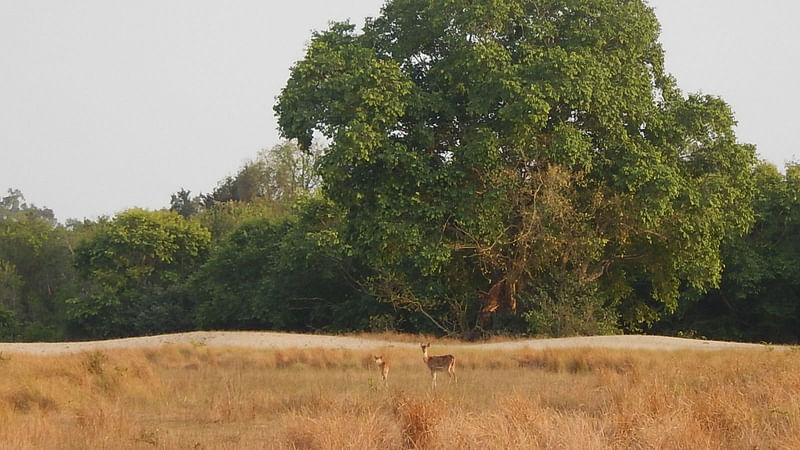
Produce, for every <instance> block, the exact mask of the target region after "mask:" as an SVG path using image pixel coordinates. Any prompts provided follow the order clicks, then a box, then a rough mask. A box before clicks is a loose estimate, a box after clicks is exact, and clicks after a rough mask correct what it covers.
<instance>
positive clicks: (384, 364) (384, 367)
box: [372, 355, 389, 385]
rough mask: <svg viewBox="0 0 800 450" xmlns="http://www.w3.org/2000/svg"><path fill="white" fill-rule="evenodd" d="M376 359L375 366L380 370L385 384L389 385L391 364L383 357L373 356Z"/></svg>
mask: <svg viewBox="0 0 800 450" xmlns="http://www.w3.org/2000/svg"><path fill="white" fill-rule="evenodd" d="M372 357H373V358H375V364H377V365H378V368H379V369H380V371H381V378H382V379H383V384H386V385H388V384H389V381H388V380H387V378H388V377H389V362H388V361H386V360H385V359H383V356H378V355H373V356H372Z"/></svg>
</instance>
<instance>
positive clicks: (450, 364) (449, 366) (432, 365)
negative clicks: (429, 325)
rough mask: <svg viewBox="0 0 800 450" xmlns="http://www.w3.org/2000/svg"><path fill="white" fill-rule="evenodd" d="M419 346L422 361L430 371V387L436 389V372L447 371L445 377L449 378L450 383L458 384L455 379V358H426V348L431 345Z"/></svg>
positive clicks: (445, 356)
mask: <svg viewBox="0 0 800 450" xmlns="http://www.w3.org/2000/svg"><path fill="white" fill-rule="evenodd" d="M419 346H420V347H421V348H422V359H423V360H424V361H425V364H426V365H427V366H428V369H429V370H430V371H431V386H432V387H434V388H435V387H436V372H444V371H447V375H448V377H449V378H450V382H451V383H452V382H453V381H456V382H458V379H457V378H456V357H455V356H453V355H440V356H428V347H430V346H431V344H422V343H420V344H419Z"/></svg>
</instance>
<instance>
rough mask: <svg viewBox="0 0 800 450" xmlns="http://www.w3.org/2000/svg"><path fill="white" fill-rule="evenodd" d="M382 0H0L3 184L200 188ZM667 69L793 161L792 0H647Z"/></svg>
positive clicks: (113, 202)
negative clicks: (332, 32) (310, 46)
mask: <svg viewBox="0 0 800 450" xmlns="http://www.w3.org/2000/svg"><path fill="white" fill-rule="evenodd" d="M383 3H384V2H383V0H293V1H289V2H282V1H281V2H278V1H264V0H234V1H230V2H222V1H210V0H139V1H130V0H126V1H123V0H74V1H62V0H0V191H1V193H2V194H5V192H6V189H8V188H15V189H20V190H21V191H22V192H23V194H24V195H25V197H26V199H27V200H28V202H30V203H35V204H36V205H37V206H40V207H42V206H46V207H48V208H51V209H53V211H54V212H55V214H56V217H57V218H58V219H59V220H60V221H62V222H63V221H64V220H66V219H67V218H78V219H82V218H84V217H86V218H90V219H95V218H96V217H97V216H99V215H109V216H113V215H114V214H116V213H118V212H120V211H123V210H125V209H128V208H131V207H134V206H138V207H143V208H148V209H159V208H162V207H165V206H168V205H169V197H170V194H172V193H174V192H176V191H178V190H179V189H181V188H186V189H189V190H191V191H192V193H193V194H199V193H200V192H210V191H211V190H212V189H213V188H214V187H215V185H216V183H217V182H218V181H219V180H221V179H222V178H224V177H225V176H227V175H231V174H233V173H235V172H236V170H237V169H238V168H239V167H240V166H241V165H242V164H243V163H244V162H245V161H246V160H247V159H249V158H252V157H254V156H255V155H256V154H257V153H258V151H259V150H260V149H262V148H267V147H271V146H273V145H275V144H277V143H278V142H279V138H278V134H277V132H276V130H275V124H276V122H275V118H274V116H273V112H272V105H273V103H274V98H275V96H277V95H278V93H279V92H280V89H281V88H282V87H283V86H284V84H285V82H286V79H287V77H288V74H289V68H290V66H291V65H292V64H293V63H294V62H295V61H297V60H298V59H300V58H302V56H303V51H304V48H305V45H306V43H307V42H308V40H309V38H310V35H311V31H312V30H315V29H317V30H318V29H324V28H326V27H327V24H328V22H329V21H330V20H345V19H348V18H349V19H350V20H351V21H353V22H355V23H357V24H361V23H363V18H364V17H365V16H376V15H377V14H378V13H379V11H380V7H381V6H382V5H383ZM650 4H651V6H654V7H655V10H656V14H657V16H658V17H659V20H660V21H661V24H662V28H663V31H662V38H661V41H662V43H663V44H664V49H665V52H666V58H667V59H666V63H667V70H668V71H669V72H671V73H672V74H673V75H674V76H675V77H676V79H677V80H678V84H679V86H680V87H681V88H682V89H683V90H684V91H687V92H699V91H701V92H703V93H708V94H713V95H719V96H721V97H723V98H724V99H725V100H726V101H727V102H728V103H729V104H730V105H731V106H732V108H733V110H734V112H735V114H736V118H737V120H738V121H739V126H738V128H737V136H738V137H739V139H740V140H741V141H742V142H749V143H753V144H756V145H757V146H758V152H759V155H760V156H761V157H762V158H764V159H767V160H769V161H771V162H773V163H774V164H776V165H778V166H779V167H782V166H783V165H784V163H785V162H786V161H788V160H796V159H798V157H799V156H800V149H798V146H797V145H796V144H795V142H794V139H793V134H794V120H795V116H794V114H793V113H792V111H793V110H794V108H795V105H798V104H800V98H799V97H800V96H799V95H798V90H797V89H796V88H795V87H794V86H793V81H794V78H795V77H796V72H795V68H796V66H797V64H798V62H797V61H798V57H800V39H798V37H797V36H796V34H795V29H794V28H795V27H793V25H794V23H793V22H794V20H795V19H796V18H797V17H798V16H800V2H796V1H794V0H761V1H759V2H756V1H752V0H651V1H650Z"/></svg>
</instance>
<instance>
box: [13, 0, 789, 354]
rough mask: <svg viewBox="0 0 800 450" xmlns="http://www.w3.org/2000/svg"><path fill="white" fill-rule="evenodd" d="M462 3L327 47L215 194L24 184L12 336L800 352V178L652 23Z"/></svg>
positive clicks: (316, 39)
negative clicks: (88, 210) (270, 130)
mask: <svg viewBox="0 0 800 450" xmlns="http://www.w3.org/2000/svg"><path fill="white" fill-rule="evenodd" d="M465 5H466V4H464V5H461V2H459V1H455V2H453V1H448V2H444V1H438V0H415V1H403V2H400V1H397V0H395V1H389V2H387V3H386V4H385V6H384V8H383V9H382V11H381V14H380V16H378V17H377V18H374V19H370V20H367V21H366V23H365V25H364V26H363V28H362V29H361V30H360V31H357V30H356V28H355V26H353V25H352V24H349V23H332V24H331V25H330V27H329V28H328V29H327V30H323V31H318V32H315V33H313V35H312V38H311V41H310V43H309V45H308V47H307V52H306V55H305V57H304V58H303V59H302V60H300V61H298V62H297V63H296V64H295V65H294V66H293V67H292V68H291V74H290V78H289V80H288V81H287V84H286V86H285V87H284V89H283V90H282V92H281V95H280V96H279V98H278V99H277V102H276V104H275V107H274V109H275V112H276V114H277V117H278V121H279V129H280V132H281V135H282V137H283V138H285V140H284V141H283V142H282V143H280V144H278V145H276V146H275V147H273V148H271V149H267V150H265V151H263V152H262V153H260V154H259V155H258V156H257V157H256V158H254V159H253V160H252V161H250V162H248V163H247V164H245V165H244V166H243V167H242V168H241V169H240V170H239V171H238V172H237V173H236V174H234V175H231V176H228V177H226V178H224V179H222V180H221V181H220V182H219V183H218V185H217V187H216V188H215V189H214V190H213V191H212V192H211V193H208V194H200V195H192V193H191V192H189V191H186V190H181V191H179V192H176V193H174V194H172V196H171V200H170V202H169V207H166V205H165V208H164V209H163V210H160V211H146V210H141V209H133V210H129V211H124V212H121V213H119V214H117V215H116V216H114V217H104V218H99V219H98V220H96V221H95V220H84V221H82V222H79V221H67V222H66V223H64V224H61V223H58V222H57V221H56V220H55V219H54V216H53V213H52V211H50V210H48V209H47V208H39V207H37V206H35V205H32V204H28V203H26V201H25V199H24V197H23V195H22V193H21V192H19V191H16V190H14V189H10V190H9V191H8V195H7V196H5V197H3V198H2V204H0V338H2V339H14V340H39V339H46V340H59V339H82V338H103V337H118V336H132V335H142V334H154V333H165V332H175V331H185V330H194V329H269V330H289V331H304V332H317V331H320V332H343V331H361V330H375V331H377V330H396V331H404V332H425V333H439V334H448V335H458V336H462V337H465V338H474V337H478V336H482V335H486V334H494V333H508V334H525V335H548V336H562V335H573V334H603V333H618V332H657V333H667V334H682V335H692V336H704V337H708V338H721V339H736V340H750V341H769V342H789V343H796V342H798V335H799V334H800V331H799V330H800V310H799V308H800V289H799V288H800V281H798V279H800V277H798V275H800V274H798V271H800V269H798V267H800V264H798V263H799V262H800V261H798V259H799V258H800V230H799V229H798V225H799V224H800V198H799V197H800V166H799V165H798V164H794V163H790V164H787V165H786V167H785V168H784V170H783V171H780V170H779V169H778V168H776V167H775V166H773V165H770V164H768V163H765V162H758V160H757V155H756V151H755V147H754V146H752V145H749V144H742V143H740V142H738V140H737V139H736V136H735V132H734V129H735V124H736V122H735V120H734V117H733V113H732V112H731V109H730V107H729V106H728V105H727V104H726V103H725V102H724V100H722V99H720V98H718V97H714V96H709V95H694V94H689V95H686V94H684V93H683V92H681V91H680V90H679V89H678V88H677V87H676V82H675V80H674V79H673V78H672V77H671V76H670V75H669V74H668V73H666V72H665V71H664V64H663V62H664V61H663V58H664V55H663V51H662V49H661V46H660V44H659V43H658V34H659V30H660V28H659V24H658V21H657V20H656V17H655V15H654V13H653V11H652V9H651V8H649V7H648V6H647V4H646V3H645V2H643V1H639V0H633V1H630V0H589V1H583V2H564V1H560V0H552V1H545V2H525V1H521V0H482V1H479V2H474V1H473V2H470V3H469V7H466V6H465ZM320 143H324V145H323V144H320ZM165 203H166V201H165Z"/></svg>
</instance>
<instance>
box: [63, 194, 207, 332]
mask: <svg viewBox="0 0 800 450" xmlns="http://www.w3.org/2000/svg"><path fill="white" fill-rule="evenodd" d="M210 241H211V235H210V233H209V232H208V231H207V230H206V229H204V228H203V227H201V226H200V225H198V224H196V223H193V222H189V221H186V220H185V219H184V218H183V217H182V216H180V215H179V214H178V213H176V212H171V211H155V212H151V211H145V210H141V209H132V210H128V211H126V212H124V213H122V214H120V215H118V216H117V217H115V218H114V220H112V221H111V222H108V223H107V224H105V225H102V226H100V227H98V229H97V230H96V231H95V233H94V235H93V236H91V237H90V238H89V239H88V240H87V241H86V242H84V243H82V244H81V245H80V246H79V247H78V248H77V249H76V264H77V267H78V271H79V273H80V275H81V276H82V278H83V279H84V280H86V281H87V282H89V285H88V286H89V287H88V288H87V289H86V291H85V292H84V293H83V295H81V296H79V297H76V298H73V299H71V300H70V301H69V302H68V313H69V318H70V321H71V325H72V328H73V331H74V332H75V333H76V334H80V335H84V336H91V337H111V336H125V335H134V334H145V333H155V332H167V331H177V330H184V329H187V328H190V327H191V326H192V318H191V310H192V308H193V307H194V304H193V300H192V298H191V297H190V296H189V295H188V293H187V291H186V286H185V283H186V280H187V278H188V277H189V275H190V274H191V273H193V272H194V270H195V269H196V268H197V267H198V266H199V265H200V264H201V263H202V262H203V261H204V260H205V257H206V252H207V250H208V247H209V244H210Z"/></svg>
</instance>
